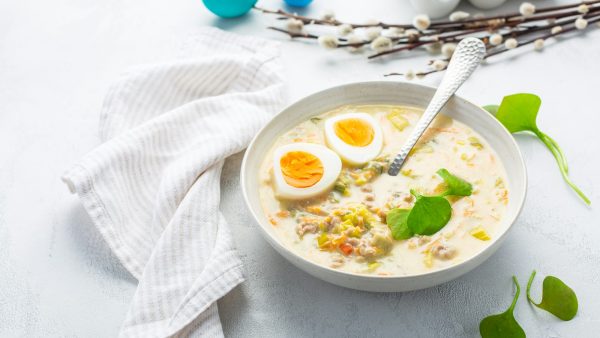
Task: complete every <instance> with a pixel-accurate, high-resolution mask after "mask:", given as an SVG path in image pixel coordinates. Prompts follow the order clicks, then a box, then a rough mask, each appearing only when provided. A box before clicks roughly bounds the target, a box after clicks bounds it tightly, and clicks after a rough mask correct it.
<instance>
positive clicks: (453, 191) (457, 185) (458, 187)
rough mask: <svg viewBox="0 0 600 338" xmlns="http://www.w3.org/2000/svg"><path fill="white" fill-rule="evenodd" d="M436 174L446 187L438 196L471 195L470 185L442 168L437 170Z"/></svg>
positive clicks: (471, 188)
mask: <svg viewBox="0 0 600 338" xmlns="http://www.w3.org/2000/svg"><path fill="white" fill-rule="evenodd" d="M437 174H438V175H440V177H441V178H442V179H443V180H444V182H445V183H446V186H447V188H446V191H445V192H444V193H442V195H440V196H449V195H453V196H471V193H472V192H473V186H472V185H471V183H469V182H467V181H465V180H463V179H462V178H460V177H458V176H455V175H453V174H451V173H450V172H449V171H448V170H446V169H444V168H442V169H440V170H438V171H437Z"/></svg>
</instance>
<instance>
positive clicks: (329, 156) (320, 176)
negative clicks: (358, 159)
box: [273, 142, 342, 199]
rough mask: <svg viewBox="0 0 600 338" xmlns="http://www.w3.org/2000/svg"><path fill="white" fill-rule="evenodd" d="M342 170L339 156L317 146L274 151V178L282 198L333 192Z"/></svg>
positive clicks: (298, 197)
mask: <svg viewBox="0 0 600 338" xmlns="http://www.w3.org/2000/svg"><path fill="white" fill-rule="evenodd" d="M341 170H342V161H341V160H340V157H339V156H338V155H337V154H336V153H334V152H333V151H331V150H330V149H328V148H327V147H325V146H322V145H320V144H315V143H301V142H298V143H290V144H286V145H283V146H281V147H279V148H277V149H275V151H274V153H273V176H274V181H275V193H276V195H277V196H278V197H280V198H285V199H304V198H310V197H314V196H316V195H319V194H322V193H324V192H326V191H327V190H329V189H331V187H332V186H333V184H334V183H335V181H336V180H337V178H338V176H339V175H340V172H341Z"/></svg>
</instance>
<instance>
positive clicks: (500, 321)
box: [479, 276, 526, 338]
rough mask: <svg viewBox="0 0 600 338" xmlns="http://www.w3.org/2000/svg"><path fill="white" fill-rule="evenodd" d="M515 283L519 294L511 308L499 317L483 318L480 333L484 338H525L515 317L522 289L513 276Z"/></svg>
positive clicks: (498, 315) (516, 294)
mask: <svg viewBox="0 0 600 338" xmlns="http://www.w3.org/2000/svg"><path fill="white" fill-rule="evenodd" d="M513 282H514V283H515V286H516V287H517V292H516V293H515V297H514V298H513V301H512V303H511V304H510V307H509V308H508V310H506V311H505V312H502V313H499V314H497V315H491V316H488V317H485V318H483V320H482V321H481V323H479V333H480V334H481V337H482V338H525V337H526V336H525V331H523V328H521V325H519V323H517V320H516V319H515V316H514V313H513V312H514V309H515V305H516V304H517V299H519V294H520V293H521V287H520V286H519V282H518V281H517V277H515V276H513Z"/></svg>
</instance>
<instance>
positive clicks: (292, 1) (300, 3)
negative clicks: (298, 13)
mask: <svg viewBox="0 0 600 338" xmlns="http://www.w3.org/2000/svg"><path fill="white" fill-rule="evenodd" d="M283 1H285V3H286V4H288V5H290V6H294V7H306V6H308V4H310V3H311V2H312V0H283Z"/></svg>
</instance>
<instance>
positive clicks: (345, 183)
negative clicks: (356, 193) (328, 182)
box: [333, 174, 350, 196]
mask: <svg viewBox="0 0 600 338" xmlns="http://www.w3.org/2000/svg"><path fill="white" fill-rule="evenodd" d="M333 190H335V191H337V192H339V193H341V194H342V195H343V196H350V178H349V177H348V176H347V175H345V174H342V175H340V177H339V178H338V179H337V181H335V184H334V186H333Z"/></svg>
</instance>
